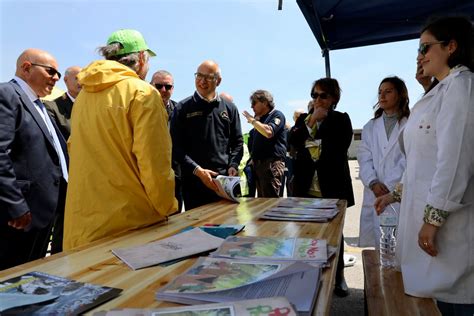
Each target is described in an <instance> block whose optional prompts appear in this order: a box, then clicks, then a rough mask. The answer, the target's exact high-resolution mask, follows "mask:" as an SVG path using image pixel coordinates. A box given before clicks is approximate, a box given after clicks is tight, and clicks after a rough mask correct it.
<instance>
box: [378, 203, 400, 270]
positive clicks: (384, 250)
mask: <svg viewBox="0 0 474 316" xmlns="http://www.w3.org/2000/svg"><path fill="white" fill-rule="evenodd" d="M379 218H380V232H381V233H382V235H381V236H380V265H381V266H382V267H383V268H393V267H395V246H396V243H397V239H396V234H397V225H398V212H397V211H396V210H395V208H394V207H393V206H392V205H389V206H388V207H387V208H385V210H384V211H383V213H382V214H380V216H379Z"/></svg>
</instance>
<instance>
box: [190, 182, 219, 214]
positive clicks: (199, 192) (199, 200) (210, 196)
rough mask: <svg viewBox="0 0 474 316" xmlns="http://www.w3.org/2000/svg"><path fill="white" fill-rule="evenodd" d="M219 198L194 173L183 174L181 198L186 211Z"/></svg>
mask: <svg viewBox="0 0 474 316" xmlns="http://www.w3.org/2000/svg"><path fill="white" fill-rule="evenodd" d="M220 199H221V198H220V197H219V196H218V195H217V194H216V193H215V192H214V191H212V190H211V189H208V188H207V187H206V186H205V185H204V184H203V183H202V181H201V180H200V179H199V178H198V177H196V176H195V175H190V176H183V200H184V207H185V209H186V211H189V210H191V209H193V208H196V207H199V206H202V205H206V204H209V203H213V202H217V201H219V200H220Z"/></svg>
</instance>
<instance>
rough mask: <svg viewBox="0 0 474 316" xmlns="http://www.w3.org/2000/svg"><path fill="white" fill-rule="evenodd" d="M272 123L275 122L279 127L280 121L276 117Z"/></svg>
mask: <svg viewBox="0 0 474 316" xmlns="http://www.w3.org/2000/svg"><path fill="white" fill-rule="evenodd" d="M273 122H275V125H280V123H281V120H280V119H279V118H278V117H275V119H274V120H273Z"/></svg>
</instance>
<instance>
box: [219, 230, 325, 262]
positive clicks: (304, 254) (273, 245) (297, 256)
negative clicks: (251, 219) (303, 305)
mask: <svg viewBox="0 0 474 316" xmlns="http://www.w3.org/2000/svg"><path fill="white" fill-rule="evenodd" d="M211 256H212V257H221V258H241V259H244V258H245V259H247V258H248V259H252V260H259V261H260V260H262V259H263V260H268V259H270V260H291V261H295V260H299V261H305V262H321V263H325V262H327V260H328V249H327V242H326V240H321V239H313V238H294V237H256V236H241V237H237V236H230V237H227V239H226V240H225V241H224V242H223V243H222V244H221V245H220V247H219V248H218V249H217V250H216V251H215V252H213V253H211Z"/></svg>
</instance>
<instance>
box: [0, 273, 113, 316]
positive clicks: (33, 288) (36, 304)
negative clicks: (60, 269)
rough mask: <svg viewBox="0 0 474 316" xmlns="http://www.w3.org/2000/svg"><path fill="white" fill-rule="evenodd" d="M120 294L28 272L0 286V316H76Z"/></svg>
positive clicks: (100, 287) (102, 288)
mask: <svg viewBox="0 0 474 316" xmlns="http://www.w3.org/2000/svg"><path fill="white" fill-rule="evenodd" d="M121 291H122V290H121V289H117V288H111V287H105V286H100V285H94V284H89V283H81V282H77V281H73V280H70V279H66V278H62V277H59V276H55V275H50V274H47V273H43V272H29V273H27V274H24V275H21V276H18V277H15V278H12V279H9V280H6V281H3V282H0V315H77V314H81V313H83V312H85V311H88V310H90V309H92V308H94V307H96V306H98V305H100V304H102V303H104V302H106V301H108V300H110V299H112V298H114V297H116V296H118V295H119V294H120V292H121Z"/></svg>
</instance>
